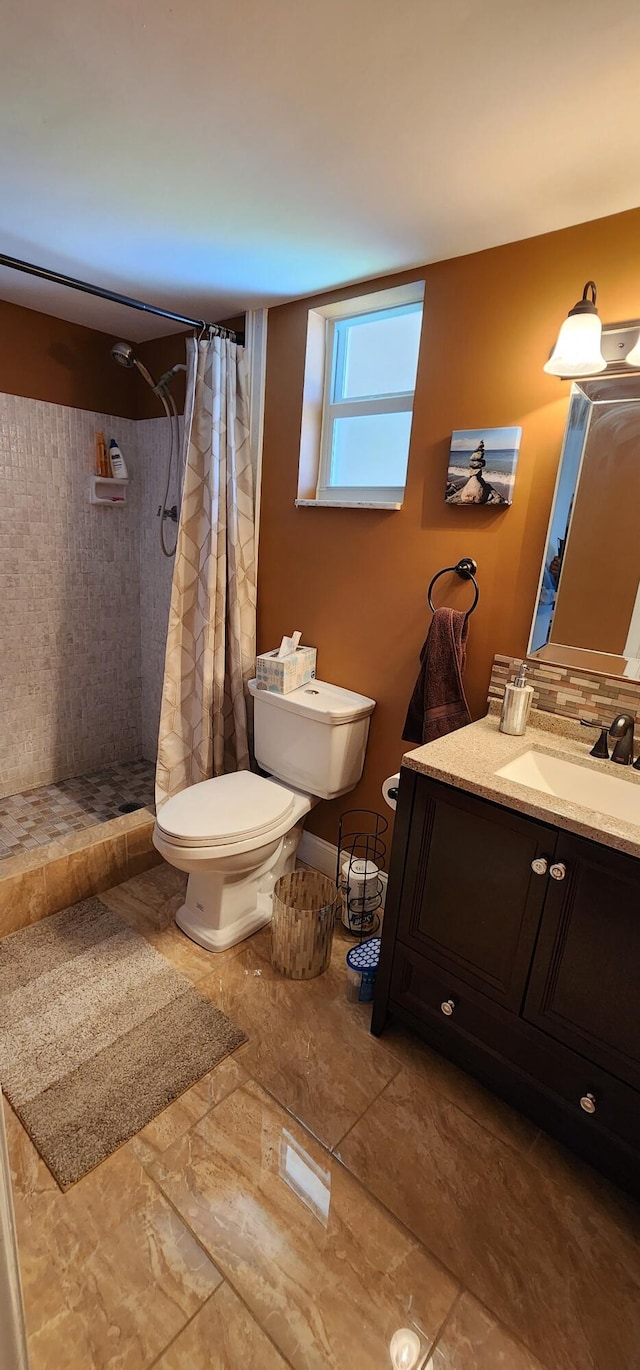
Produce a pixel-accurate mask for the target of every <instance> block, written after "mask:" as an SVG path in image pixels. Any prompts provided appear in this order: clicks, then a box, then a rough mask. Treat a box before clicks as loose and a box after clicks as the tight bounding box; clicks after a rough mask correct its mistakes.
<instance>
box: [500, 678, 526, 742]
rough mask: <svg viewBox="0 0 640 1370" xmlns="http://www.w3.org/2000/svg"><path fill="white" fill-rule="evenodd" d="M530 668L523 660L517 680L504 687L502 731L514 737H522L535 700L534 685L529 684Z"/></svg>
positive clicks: (501, 716)
mask: <svg viewBox="0 0 640 1370" xmlns="http://www.w3.org/2000/svg"><path fill="white" fill-rule="evenodd" d="M528 669H529V667H528V666H527V664H526V662H524V661H521V662H520V667H519V670H518V674H517V676H516V678H515V680H510V681H509V682H508V684H507V685H505V687H504V699H503V701H502V713H501V715H500V732H501V733H511V735H512V736H513V737H522V735H523V733H524V731H525V728H526V726H527V719H528V717H529V710H530V708H531V702H532V700H533V685H527V671H528Z"/></svg>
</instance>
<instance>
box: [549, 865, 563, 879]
mask: <svg viewBox="0 0 640 1370" xmlns="http://www.w3.org/2000/svg"><path fill="white" fill-rule="evenodd" d="M549 874H550V876H551V879H552V880H564V877H565V875H566V874H567V868H566V866H565V864H564V861H556V862H555V864H554V865H553V866H551V867H550V870H549Z"/></svg>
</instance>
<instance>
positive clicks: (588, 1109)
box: [580, 1094, 596, 1113]
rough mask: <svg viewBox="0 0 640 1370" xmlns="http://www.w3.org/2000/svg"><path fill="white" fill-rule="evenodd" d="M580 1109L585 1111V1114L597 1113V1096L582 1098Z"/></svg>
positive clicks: (589, 1095)
mask: <svg viewBox="0 0 640 1370" xmlns="http://www.w3.org/2000/svg"><path fill="white" fill-rule="evenodd" d="M580 1107H581V1108H583V1109H584V1111H585V1113H595V1111H596V1096H595V1094H583V1096H582V1098H581V1100H580Z"/></svg>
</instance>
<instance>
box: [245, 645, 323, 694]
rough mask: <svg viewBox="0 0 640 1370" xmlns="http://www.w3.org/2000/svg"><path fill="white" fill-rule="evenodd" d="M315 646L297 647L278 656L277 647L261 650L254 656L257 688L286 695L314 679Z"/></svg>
mask: <svg viewBox="0 0 640 1370" xmlns="http://www.w3.org/2000/svg"><path fill="white" fill-rule="evenodd" d="M316 656H317V650H316V648H315V647H298V649H297V651H295V652H290V653H289V655H288V656H283V657H278V648H277V647H276V648H275V650H274V651H272V652H261V654H260V656H258V657H256V680H257V682H258V689H259V690H271V692H272V694H276V695H288V694H290V693H291V691H292V690H298V689H299V688H300V686H301V685H306V683H307V681H308V680H314V679H315V674H316Z"/></svg>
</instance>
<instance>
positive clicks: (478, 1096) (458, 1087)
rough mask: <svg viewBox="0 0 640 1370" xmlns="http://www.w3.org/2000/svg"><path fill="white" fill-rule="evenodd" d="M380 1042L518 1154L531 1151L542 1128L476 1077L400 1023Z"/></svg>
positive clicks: (391, 1027)
mask: <svg viewBox="0 0 640 1370" xmlns="http://www.w3.org/2000/svg"><path fill="white" fill-rule="evenodd" d="M379 1040H380V1042H381V1044H382V1046H384V1048H385V1050H386V1051H388V1052H389V1053H390V1054H391V1055H392V1056H395V1058H396V1060H397V1061H398V1063H399V1065H405V1066H410V1067H411V1068H412V1069H413V1070H415V1071H416V1072H417V1073H418V1074H420V1075H421V1076H422V1078H423V1079H424V1080H425V1081H427V1082H428V1084H429V1085H431V1086H433V1088H434V1089H436V1090H437V1091H438V1093H439V1094H443V1095H444V1097H445V1099H449V1100H450V1102H451V1103H452V1104H457V1106H458V1108H461V1109H462V1112H463V1113H468V1114H469V1115H470V1116H471V1117H472V1118H475V1120H476V1122H477V1123H480V1124H481V1126H482V1127H486V1128H487V1130H488V1131H489V1132H492V1133H493V1134H494V1136H495V1137H499V1138H500V1139H501V1141H503V1142H507V1143H508V1144H509V1146H512V1147H514V1148H515V1149H516V1151H523V1152H529V1151H530V1150H531V1148H532V1146H533V1145H534V1143H535V1142H536V1140H537V1138H538V1137H539V1135H540V1134H539V1130H538V1128H537V1127H536V1126H535V1125H534V1124H533V1123H532V1122H530V1121H529V1119H528V1118H525V1117H524V1114H522V1113H518V1110H517V1109H515V1108H511V1107H510V1105H509V1104H506V1103H504V1102H503V1100H502V1099H499V1098H498V1096H497V1094H492V1093H491V1091H490V1090H489V1089H485V1088H484V1086H483V1085H481V1084H480V1083H479V1081H478V1080H474V1078H473V1076H472V1075H467V1073H466V1071H464V1070H460V1069H459V1067H458V1066H456V1065H454V1064H453V1062H452V1061H448V1060H447V1059H446V1057H445V1056H441V1055H440V1054H439V1052H437V1051H434V1050H433V1049H432V1048H431V1047H429V1046H427V1044H426V1042H422V1041H421V1040H420V1038H419V1037H416V1036H415V1035H414V1034H413V1033H411V1032H409V1031H408V1030H407V1029H406V1028H404V1027H402V1026H401V1025H400V1024H399V1023H390V1024H389V1026H388V1027H387V1028H386V1029H385V1031H384V1032H383V1034H382V1037H381V1038H380V1039H379Z"/></svg>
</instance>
